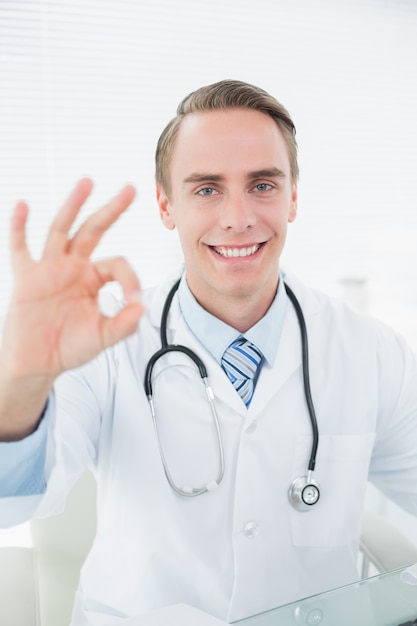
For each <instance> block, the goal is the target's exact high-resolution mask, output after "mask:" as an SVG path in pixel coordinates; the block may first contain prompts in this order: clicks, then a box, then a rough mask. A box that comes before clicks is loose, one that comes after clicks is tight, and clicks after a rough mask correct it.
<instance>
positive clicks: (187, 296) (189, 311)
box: [178, 274, 287, 366]
mask: <svg viewBox="0 0 417 626" xmlns="http://www.w3.org/2000/svg"><path fill="white" fill-rule="evenodd" d="M178 298H179V305H180V309H181V312H182V314H183V316H184V319H185V321H186V323H187V325H188V327H189V328H190V330H191V331H192V332H193V333H194V335H195V336H196V337H197V339H198V340H199V341H200V343H201V344H202V345H203V346H204V347H205V348H206V349H207V350H208V351H209V352H210V354H211V355H212V356H213V357H214V358H215V359H216V361H217V362H218V363H219V364H221V358H222V356H223V353H224V351H225V350H226V348H227V347H228V346H229V345H230V344H231V343H232V342H233V341H234V340H235V339H237V337H240V336H241V334H242V333H239V332H238V331H237V330H236V329H235V328H233V327H232V326H229V325H228V324H225V323H224V322H222V321H221V320H219V319H218V318H217V317H215V316H214V315H212V314H211V313H209V312H208V311H206V310H205V309H203V307H202V306H200V305H199V304H198V302H197V300H196V299H195V298H194V296H193V294H192V293H191V291H190V288H189V287H188V284H187V280H186V276H185V274H183V276H182V278H181V282H180V286H179V289H178ZM286 310H287V298H286V293H285V288H284V280H283V276H282V274H281V275H280V280H279V283H278V290H277V293H276V296H275V298H274V300H273V301H272V304H271V306H270V307H269V309H268V311H267V312H266V314H265V315H264V317H263V318H262V319H260V320H259V322H257V323H256V324H255V325H254V326H252V328H250V329H249V330H248V331H247V332H246V333H245V334H244V336H245V337H246V339H248V341H251V342H252V343H254V344H255V345H256V346H257V347H258V348H259V350H261V352H262V354H263V355H264V357H265V360H266V361H267V363H268V364H269V365H271V366H272V365H273V363H274V361H275V358H276V355H277V353H278V346H279V342H280V339H281V334H282V328H283V325H284V320H285V313H286Z"/></svg>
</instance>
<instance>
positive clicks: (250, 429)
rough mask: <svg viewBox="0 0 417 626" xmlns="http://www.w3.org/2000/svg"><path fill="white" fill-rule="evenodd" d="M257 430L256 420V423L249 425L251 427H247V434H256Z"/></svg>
mask: <svg viewBox="0 0 417 626" xmlns="http://www.w3.org/2000/svg"><path fill="white" fill-rule="evenodd" d="M257 428H258V422H256V421H255V420H254V421H253V422H252V423H251V424H249V426H248V427H247V429H246V433H247V434H248V435H251V434H252V433H254V432H255V430H256V429H257Z"/></svg>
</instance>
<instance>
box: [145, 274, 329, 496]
mask: <svg viewBox="0 0 417 626" xmlns="http://www.w3.org/2000/svg"><path fill="white" fill-rule="evenodd" d="M179 284H180V280H178V281H176V282H175V284H174V285H173V287H172V288H171V290H170V291H169V293H168V296H167V298H166V300H165V303H164V307H163V310H162V315H161V327H160V337H161V348H160V349H159V350H157V351H156V352H155V354H153V355H152V356H151V358H150V359H149V361H148V363H147V366H146V370H145V379H144V387H145V393H146V396H147V398H148V401H149V405H150V409H151V415H152V419H153V423H154V428H155V433H156V437H157V441H158V446H159V451H160V455H161V460H162V464H163V467H164V471H165V475H166V478H167V480H168V482H169V484H170V486H171V487H172V489H173V490H174V491H175V492H176V493H178V494H179V495H182V496H187V497H190V496H197V495H201V494H202V493H205V492H207V491H212V490H213V489H215V488H216V487H217V486H218V485H219V484H220V482H221V480H222V479H223V476H224V470H225V462H224V447H223V442H222V435H221V428H220V420H219V417H218V415H217V411H216V406H215V403H214V394H213V391H212V389H211V387H210V386H209V384H208V376H207V370H206V367H205V365H204V363H203V361H202V360H201V359H200V357H199V356H198V355H197V354H196V353H195V352H193V350H191V349H190V348H188V347H187V346H183V345H179V344H169V343H168V339H167V321H168V315H169V311H170V307H171V304H172V300H173V298H174V295H175V293H176V291H177V289H178V287H179ZM284 287H285V291H286V293H287V296H288V298H289V299H290V301H291V303H292V305H293V307H294V310H295V313H296V316H297V319H298V323H299V327H300V337H301V352H302V369H303V386H304V395H305V400H306V403H307V409H308V413H309V417H310V422H311V429H312V434H313V443H312V446H311V453H310V458H309V462H308V474H307V483H310V481H311V474H312V472H313V471H314V468H315V464H316V456H317V449H318V444H319V430H318V425H317V418H316V413H315V410H314V404H313V399H312V396H311V386H310V372H309V353H308V337H307V327H306V323H305V319H304V314H303V311H302V309H301V306H300V303H299V302H298V299H297V297H296V295H295V294H294V292H293V291H292V289H291V288H290V287H289V286H288V285H287V284H286V283H285V282H284ZM170 352H181V353H183V354H185V355H186V356H187V357H189V358H190V359H191V360H192V361H193V362H194V363H195V365H196V366H197V368H198V370H199V373H200V377H201V379H202V381H203V383H204V385H205V389H206V393H207V398H208V401H209V404H210V410H211V414H212V418H213V423H214V426H215V429H216V436H217V443H218V455H219V473H218V476H217V478H216V479H214V480H211V481H209V483H208V484H207V485H204V486H202V487H197V488H194V487H179V486H178V485H176V484H175V482H174V480H173V478H172V476H171V473H170V471H169V469H168V466H167V462H166V459H165V455H164V452H163V449H162V445H161V439H160V437H159V433H158V425H157V419H156V413H155V407H154V403H153V390H152V371H153V368H154V365H155V363H156V362H157V361H158V360H159V359H160V358H161V357H163V356H165V355H166V354H168V353H170ZM304 479H305V477H301V478H300V479H296V480H295V481H294V483H293V485H294V484H295V483H297V480H303V481H304ZM312 482H313V483H314V481H312ZM318 493H319V491H318ZM290 499H292V498H291V496H290ZM317 499H318V498H317ZM302 506H304V505H302ZM307 508H308V507H307Z"/></svg>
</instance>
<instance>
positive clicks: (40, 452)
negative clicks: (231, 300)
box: [0, 275, 287, 497]
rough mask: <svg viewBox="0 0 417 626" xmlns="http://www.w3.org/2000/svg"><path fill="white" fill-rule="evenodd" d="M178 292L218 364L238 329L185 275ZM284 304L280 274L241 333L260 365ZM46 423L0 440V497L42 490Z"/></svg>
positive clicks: (272, 347) (274, 342) (274, 340)
mask: <svg viewBox="0 0 417 626" xmlns="http://www.w3.org/2000/svg"><path fill="white" fill-rule="evenodd" d="M178 296H179V303H180V308H181V311H182V314H183V315H184V318H185V320H186V322H187V324H188V326H189V328H190V330H191V332H193V333H194V334H195V335H196V337H197V338H198V339H199V341H200V342H201V344H202V345H203V346H204V347H205V348H206V349H207V350H208V351H209V352H210V354H212V356H213V357H214V358H215V359H216V361H217V362H218V363H219V365H221V358H222V356H223V352H224V351H225V350H226V348H227V347H228V346H229V345H230V344H231V343H232V342H233V341H234V340H235V339H236V338H237V337H239V336H241V333H239V332H238V331H237V330H236V329H234V328H232V327H231V326H228V325H227V324H225V323H224V322H222V321H221V320H219V319H218V318H216V317H214V316H213V315H211V314H210V313H208V312H207V311H206V310H205V309H203V308H202V307H201V306H200V305H199V304H198V302H197V300H196V299H195V298H194V296H193V294H192V293H191V291H190V289H189V287H188V285H187V281H186V278H185V275H184V276H183V277H182V279H181V282H180V286H179V290H178ZM286 307H287V298H286V295H285V288H284V283H283V280H282V276H281V279H280V281H279V285H278V290H277V295H276V297H275V298H274V301H273V302H272V304H271V306H270V307H269V309H268V311H267V313H266V314H265V315H264V317H263V318H262V319H261V320H259V322H257V324H255V325H254V326H253V327H252V328H250V329H249V330H248V331H247V332H246V333H245V337H246V339H248V341H251V342H252V343H254V344H255V345H256V346H257V347H258V348H259V350H260V351H261V352H262V354H263V355H264V358H265V363H264V364H263V367H265V366H266V367H268V366H270V365H272V364H273V362H274V360H275V357H276V355H277V352H278V346H279V341H280V338H281V335H282V328H283V325H284V319H285V312H286ZM202 338H204V340H203V339H202ZM48 424H49V420H48V418H44V419H42V420H41V422H40V424H39V426H38V428H37V429H36V431H35V432H34V433H32V434H31V435H29V436H28V437H26V438H25V439H22V440H21V441H16V442H0V497H7V496H23V495H35V494H39V493H43V491H44V490H45V488H46V485H45V478H44V465H45V456H46V441H47V431H48Z"/></svg>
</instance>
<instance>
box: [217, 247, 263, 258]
mask: <svg viewBox="0 0 417 626" xmlns="http://www.w3.org/2000/svg"><path fill="white" fill-rule="evenodd" d="M259 248H260V246H259V245H257V244H255V245H254V246H250V247H248V248H214V249H215V250H216V252H217V253H218V254H220V255H221V256H224V257H227V258H232V257H245V256H251V255H252V254H255V252H256V251H257V250H259Z"/></svg>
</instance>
